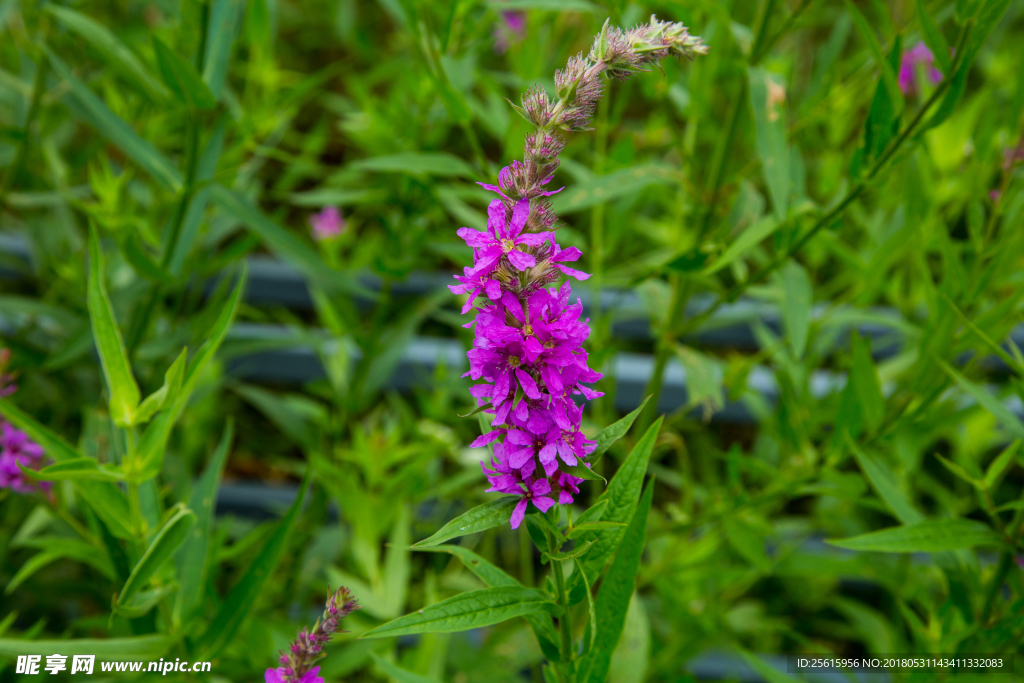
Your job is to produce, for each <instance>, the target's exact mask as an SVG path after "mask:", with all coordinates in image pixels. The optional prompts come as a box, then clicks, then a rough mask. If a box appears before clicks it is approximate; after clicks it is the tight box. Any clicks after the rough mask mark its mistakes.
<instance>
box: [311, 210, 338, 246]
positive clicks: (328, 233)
mask: <svg viewBox="0 0 1024 683" xmlns="http://www.w3.org/2000/svg"><path fill="white" fill-rule="evenodd" d="M309 227H310V228H311V229H312V231H313V239H315V240H317V241H318V242H322V241H323V240H327V239H331V238H332V237H337V236H338V235H340V234H341V233H342V232H343V231H344V230H345V219H344V218H342V217H341V212H340V211H339V210H338V209H337V208H335V207H333V206H325V207H324V210H323V211H321V212H320V213H315V214H313V215H312V216H310V217H309Z"/></svg>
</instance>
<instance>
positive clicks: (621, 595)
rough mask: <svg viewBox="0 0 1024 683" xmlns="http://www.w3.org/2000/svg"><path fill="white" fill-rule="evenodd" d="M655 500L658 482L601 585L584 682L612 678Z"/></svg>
mask: <svg viewBox="0 0 1024 683" xmlns="http://www.w3.org/2000/svg"><path fill="white" fill-rule="evenodd" d="M653 497H654V482H653V481H651V482H649V483H648V484H647V487H646V488H645V489H644V492H643V495H642V496H641V497H640V501H639V503H638V504H637V506H636V512H634V514H633V517H632V519H631V520H630V522H629V527H628V528H627V529H626V531H625V532H624V533H623V535H622V542H621V543H620V544H619V547H618V549H617V550H616V552H615V559H614V560H613V561H612V565H611V567H610V568H609V569H608V574H607V575H606V576H605V578H604V580H603V581H602V582H601V590H600V591H599V592H598V594H597V600H595V601H594V612H595V614H596V618H597V638H596V639H595V640H594V645H593V648H592V649H591V652H590V654H589V655H588V656H587V657H586V658H585V659H584V660H583V661H582V662H581V663H580V666H579V671H580V676H579V679H578V680H579V681H580V683H603V682H604V681H605V679H607V677H608V668H609V666H610V665H611V659H612V652H613V651H614V650H615V646H616V645H617V644H618V642H619V638H620V637H621V636H622V628H623V626H624V625H625V623H626V610H628V609H629V600H630V598H631V597H632V595H633V587H634V585H635V584H636V576H637V573H638V572H639V571H640V556H641V555H643V552H644V545H645V544H646V543H647V515H648V513H649V512H650V509H651V500H652V498H653Z"/></svg>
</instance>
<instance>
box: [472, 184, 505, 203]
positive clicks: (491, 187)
mask: <svg viewBox="0 0 1024 683" xmlns="http://www.w3.org/2000/svg"><path fill="white" fill-rule="evenodd" d="M477 185H479V186H480V187H482V188H484V189H485V190H490V191H491V192H497V193H498V194H500V195H501V196H502V197H505V193H504V192H502V191H501V188H500V187H498V186H497V185H488V184H487V183H477ZM505 199H508V197H505Z"/></svg>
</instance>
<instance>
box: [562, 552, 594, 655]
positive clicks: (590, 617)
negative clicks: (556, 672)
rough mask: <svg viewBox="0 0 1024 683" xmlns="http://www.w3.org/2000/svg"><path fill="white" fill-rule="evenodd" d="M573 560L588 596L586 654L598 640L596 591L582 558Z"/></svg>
mask: <svg viewBox="0 0 1024 683" xmlns="http://www.w3.org/2000/svg"><path fill="white" fill-rule="evenodd" d="M573 562H574V563H575V564H576V571H578V572H579V573H580V578H581V579H582V580H583V589H584V593H585V595H586V598H587V626H588V627H589V629H588V631H587V635H586V638H584V650H583V652H582V653H581V654H583V655H584V656H586V655H588V654H590V652H591V651H592V650H593V649H594V643H595V642H596V641H597V609H596V608H595V607H594V592H593V590H592V589H591V588H590V582H588V581H587V573H586V572H585V571H583V565H582V564H580V559H579V558H578V557H577V558H576V559H574V560H573ZM556 571H557V569H556Z"/></svg>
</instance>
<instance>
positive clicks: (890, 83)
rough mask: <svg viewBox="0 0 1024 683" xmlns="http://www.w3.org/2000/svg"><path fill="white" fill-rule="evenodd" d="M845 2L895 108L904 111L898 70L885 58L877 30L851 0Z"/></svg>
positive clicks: (844, 0)
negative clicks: (897, 77)
mask: <svg viewBox="0 0 1024 683" xmlns="http://www.w3.org/2000/svg"><path fill="white" fill-rule="evenodd" d="M843 3H844V4H845V5H846V10H847V11H848V12H849V13H850V17H851V18H852V19H853V25H854V26H856V27H857V31H858V33H860V35H861V37H862V38H864V40H865V41H866V42H867V44H868V49H869V50H870V51H871V54H872V56H873V57H874V58H875V63H876V64H878V67H879V69H881V72H882V81H884V82H885V87H886V89H887V90H888V91H889V99H890V101H891V102H892V103H893V109H894V110H895V111H897V112H899V111H902V110H903V93H902V92H901V91H900V86H899V82H898V81H897V80H896V70H895V69H893V68H892V64H890V63H889V61H888V60H887V59H886V58H885V52H883V51H882V44H881V43H879V42H878V37H877V36H876V35H875V30H874V29H873V28H872V27H871V24H870V23H868V20H867V19H866V18H865V17H864V15H863V14H862V13H861V11H860V10H859V9H857V6H856V5H854V4H853V2H852V1H851V0H843Z"/></svg>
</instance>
